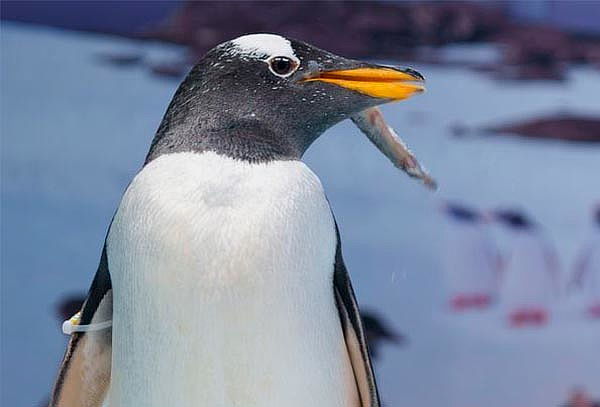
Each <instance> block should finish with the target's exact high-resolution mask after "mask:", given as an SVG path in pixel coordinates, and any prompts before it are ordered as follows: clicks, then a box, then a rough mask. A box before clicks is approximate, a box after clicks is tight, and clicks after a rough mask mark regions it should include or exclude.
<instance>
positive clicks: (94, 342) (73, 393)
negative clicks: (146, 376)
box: [49, 245, 112, 407]
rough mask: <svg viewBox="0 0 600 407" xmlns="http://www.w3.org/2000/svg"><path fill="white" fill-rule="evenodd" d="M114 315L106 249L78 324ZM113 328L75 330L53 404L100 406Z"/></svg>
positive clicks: (54, 406)
mask: <svg viewBox="0 0 600 407" xmlns="http://www.w3.org/2000/svg"><path fill="white" fill-rule="evenodd" d="M111 319H112V285H111V281H110V274H109V271H108V261H107V258H106V245H105V246H104V249H103V250H102V256H101V258H100V264H99V266H98V271H97V272H96V276H95V277H94V281H93V282H92V286H91V288H90V291H89V293H88V296H87V299H86V300H85V302H84V303H83V306H82V309H81V313H80V321H79V322H78V323H77V324H78V325H81V326H84V325H91V324H98V323H102V322H105V321H110V320H111ZM111 358H112V329H111V328H110V327H108V328H104V329H100V330H93V331H92V330H90V331H80V330H74V332H73V333H72V334H71V339H70V340H69V345H68V346H67V351H66V352H65V356H64V358H63V361H62V363H61V365H60V369H59V372H58V378H57V379H56V383H55V385H54V389H53V390H52V398H51V401H50V405H49V407H100V406H102V403H103V402H104V398H105V397H106V392H107V390H108V387H109V384H110V367H111Z"/></svg>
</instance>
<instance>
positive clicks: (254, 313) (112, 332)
mask: <svg viewBox="0 0 600 407" xmlns="http://www.w3.org/2000/svg"><path fill="white" fill-rule="evenodd" d="M423 82H424V79H423V76H422V75H421V74H419V73H418V72H416V71H414V70H412V69H409V68H406V69H401V68H396V67H388V66H382V65H375V64H370V63H365V62H360V61H355V60H350V59H346V58H343V57H340V56H337V55H334V54H332V53H329V52H327V51H324V50H321V49H318V48H316V47H314V46H311V45H308V44H306V43H303V42H301V41H297V40H293V39H289V38H285V37H282V36H279V35H275V34H250V35H245V36H242V37H239V38H237V39H233V40H231V41H228V42H225V43H223V44H220V45H218V46H216V47H215V48H213V49H212V50H211V51H209V52H208V53H207V54H206V55H205V56H204V57H203V58H202V59H201V60H200V61H199V62H198V63H197V64H196V65H195V66H194V67H193V68H192V69H191V71H190V72H189V74H188V75H187V77H186V78H185V79H184V80H183V82H182V83H181V85H180V86H179V88H178V89H177V91H176V93H175V95H174V97H173V99H172V101H171V103H170V104H169V106H168V108H167V110H166V113H165V115H164V118H163V120H162V122H161V123H160V125H159V128H158V130H157V132H156V135H155V137H154V139H153V141H152V143H151V146H150V149H149V152H148V154H147V157H146V159H145V162H144V164H143V166H142V168H141V170H140V171H139V172H138V173H137V175H136V176H135V177H134V178H133V180H132V181H131V183H130V184H129V186H128V187H127V189H126V191H125V193H124V195H123V198H122V200H121V202H120V204H119V206H118V208H117V210H116V213H115V215H114V217H113V219H112V222H111V224H110V226H109V228H108V232H107V235H106V239H105V242H104V246H103V250H102V253H101V256H100V262H99V266H98V269H97V272H96V275H95V277H94V279H93V281H92V284H91V288H90V290H89V293H88V296H87V299H86V300H85V303H84V304H83V306H82V309H81V311H80V313H78V314H77V315H76V316H75V317H74V318H72V319H71V320H70V321H67V322H66V323H65V326H64V329H65V331H66V332H67V333H70V334H71V339H70V342H69V345H68V347H67V350H66V353H65V356H64V359H63V362H62V364H61V366H60V368H59V373H58V378H57V380H56V384H55V386H54V390H53V394H52V400H51V403H50V406H51V407H74V406H87V407H92V406H93V407H95V406H101V405H103V403H105V404H104V405H109V406H119V407H138V406H144V407H163V406H177V407H192V406H193V407H202V406H210V407H225V406H228V407H229V406H256V407H274V406H278V407H280V406H286V407H295V406H320V407H342V406H343V407H359V406H360V407H378V406H380V401H379V395H378V390H377V386H376V381H375V375H374V373H373V368H372V365H371V360H370V356H369V351H368V346H367V343H366V340H365V333H364V329H363V326H362V322H361V318H360V314H359V309H358V305H357V302H356V298H355V295H354V292H353V288H352V285H351V282H350V278H349V274H348V271H347V270H346V267H345V265H344V260H343V256H342V247H341V241H340V233H339V230H338V227H337V224H336V221H335V218H334V215H333V213H332V211H331V208H330V205H329V202H328V200H327V198H326V195H325V192H324V190H323V187H322V185H321V183H320V181H319V179H318V178H317V176H316V175H315V174H314V173H313V172H312V171H311V170H310V169H309V168H308V167H307V166H306V165H305V164H304V163H303V162H302V161H301V158H302V156H303V154H304V152H305V151H306V150H307V148H308V147H309V146H310V145H311V144H312V143H313V142H314V141H315V140H316V139H317V138H318V137H319V136H320V135H321V134H322V133H323V132H324V131H325V130H327V129H328V128H329V127H331V126H333V125H334V124H336V123H338V122H340V121H342V120H344V119H347V118H351V117H352V116H353V115H357V114H360V112H364V111H365V110H368V109H370V108H373V107H374V106H377V105H380V104H384V103H387V102H391V101H398V100H402V99H406V98H408V97H409V96H411V95H414V94H416V93H419V92H421V91H422V90H423V89H424V87H423ZM384 144H385V143H384ZM378 147H379V148H380V149H381V150H385V149H386V148H387V149H388V150H389V151H391V150H393V148H391V147H390V146H389V145H387V146H386V145H381V146H378ZM386 151H387V150H386ZM389 154H392V153H389ZM389 154H388V153H386V155H388V156H389Z"/></svg>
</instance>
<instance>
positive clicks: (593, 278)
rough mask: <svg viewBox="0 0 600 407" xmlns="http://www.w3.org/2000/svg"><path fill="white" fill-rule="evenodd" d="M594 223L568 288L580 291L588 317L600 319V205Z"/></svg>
mask: <svg viewBox="0 0 600 407" xmlns="http://www.w3.org/2000/svg"><path fill="white" fill-rule="evenodd" d="M593 223H594V225H593V228H592V230H591V231H590V236H589V237H588V239H587V241H586V242H585V243H584V244H583V245H582V247H581V248H580V249H579V253H578V254H577V259H576V262H575V264H574V265H573V271H572V273H571V276H570V279H569V286H568V288H569V291H571V290H572V289H574V288H577V289H579V291H580V292H581V296H582V300H583V303H584V308H585V313H586V315H587V316H588V317H590V318H600V205H597V206H596V207H595V209H594V213H593Z"/></svg>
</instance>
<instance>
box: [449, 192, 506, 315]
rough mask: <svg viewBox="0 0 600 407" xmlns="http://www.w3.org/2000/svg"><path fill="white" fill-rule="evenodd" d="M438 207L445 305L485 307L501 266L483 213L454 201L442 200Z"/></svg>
mask: <svg viewBox="0 0 600 407" xmlns="http://www.w3.org/2000/svg"><path fill="white" fill-rule="evenodd" d="M441 210H442V213H443V215H444V218H445V220H446V233H445V239H444V256H443V259H444V263H443V271H444V275H445V280H446V291H447V294H448V305H449V306H450V308H451V309H452V310H454V311H464V310H468V309H481V308H486V307H488V306H490V305H491V304H492V302H493V301H494V300H495V298H496V295H497V291H498V284H499V276H500V268H501V260H500V255H499V252H498V249H497V247H496V244H495V242H494V240H493V238H492V236H491V233H490V230H489V229H490V228H489V222H488V220H487V217H486V216H485V214H483V213H480V212H479V211H477V210H476V209H473V208H470V207H468V206H466V205H464V204H462V203H457V202H443V203H442V205H441Z"/></svg>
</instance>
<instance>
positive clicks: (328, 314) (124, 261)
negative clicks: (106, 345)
mask: <svg viewBox="0 0 600 407" xmlns="http://www.w3.org/2000/svg"><path fill="white" fill-rule="evenodd" d="M107 249H108V263H109V269H110V273H111V276H112V284H113V296H114V315H113V371H112V383H111V391H110V393H111V396H110V397H111V398H110V405H112V406H119V407H138V406H144V407H164V406H169V405H171V406H177V407H203V406H206V407H209V406H210V407H233V406H240V407H252V406H256V407H281V406H286V407H295V406H298V407H300V406H302V407H306V406H320V407H342V406H343V407H348V406H358V403H359V402H358V397H357V392H356V384H355V379H354V376H353V373H352V367H351V365H350V361H349V359H348V355H347V351H346V347H345V344H344V338H343V334H342V330H341V326H340V321H339V316H338V312H337V309H336V306H335V300H334V295H333V289H332V271H333V263H334V253H335V229H334V223H333V218H332V216H331V212H330V209H329V205H328V203H327V201H326V198H325V195H324V193H323V189H322V186H321V183H320V182H319V180H318V178H317V177H316V176H315V175H314V174H313V172H312V171H310V169H308V167H306V166H305V165H304V164H303V163H301V162H299V161H276V162H271V163H267V164H249V163H246V162H243V161H239V160H234V159H231V158H227V157H224V156H219V155H217V154H214V153H203V154H196V153H179V154H172V155H166V156H162V157H159V158H157V159H156V160H154V161H153V162H151V163H150V164H148V165H147V166H146V167H145V168H144V169H143V170H142V171H141V172H140V173H139V174H138V175H137V177H136V178H135V179H134V180H133V182H132V183H131V185H130V186H129V188H128V189H127V191H126V193H125V195H124V197H123V201H122V202H121V205H120V207H119V210H118V212H117V214H116V216H115V218H114V221H113V224H112V227H111V231H110V234H109V237H108V246H107Z"/></svg>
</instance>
